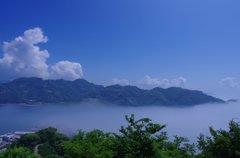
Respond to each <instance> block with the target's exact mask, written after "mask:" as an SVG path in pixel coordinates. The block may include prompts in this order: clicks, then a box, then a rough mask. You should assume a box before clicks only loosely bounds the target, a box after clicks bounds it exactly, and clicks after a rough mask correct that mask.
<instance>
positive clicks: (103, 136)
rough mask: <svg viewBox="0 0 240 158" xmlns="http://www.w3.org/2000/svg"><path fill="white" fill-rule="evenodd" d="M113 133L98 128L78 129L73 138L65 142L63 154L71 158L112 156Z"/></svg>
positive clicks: (105, 157) (109, 157)
mask: <svg viewBox="0 0 240 158" xmlns="http://www.w3.org/2000/svg"><path fill="white" fill-rule="evenodd" d="M113 140H114V135H112V134H111V133H104V132H102V131H100V130H93V131H91V132H88V133H86V132H83V131H79V133H78V134H77V135H76V136H74V137H73V139H72V140H71V141H69V142H67V143H66V144H65V153H66V154H65V156H66V157H71V158H75V157H76V158H77V157H81V158H111V157H113V150H112V149H111V148H112V145H113Z"/></svg>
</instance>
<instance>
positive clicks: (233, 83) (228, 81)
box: [220, 77, 240, 88]
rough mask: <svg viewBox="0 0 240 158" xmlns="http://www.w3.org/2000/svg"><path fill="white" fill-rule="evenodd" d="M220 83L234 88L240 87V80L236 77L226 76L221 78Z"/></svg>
mask: <svg viewBox="0 0 240 158" xmlns="http://www.w3.org/2000/svg"><path fill="white" fill-rule="evenodd" d="M220 84H221V85H223V86H227V87H232V88H240V82H239V81H238V80H237V79H236V78H235V77H225V78H223V79H221V81H220Z"/></svg>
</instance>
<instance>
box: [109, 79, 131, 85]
mask: <svg viewBox="0 0 240 158" xmlns="http://www.w3.org/2000/svg"><path fill="white" fill-rule="evenodd" d="M111 84H112V85H115V84H118V85H123V86H126V85H129V84H130V83H129V81H128V80H127V79H119V78H113V79H112V81H111Z"/></svg>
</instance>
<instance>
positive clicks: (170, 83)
mask: <svg viewBox="0 0 240 158" xmlns="http://www.w3.org/2000/svg"><path fill="white" fill-rule="evenodd" d="M186 82H187V79H186V78H184V77H178V78H174V79H167V78H163V79H160V78H153V77H150V76H149V75H146V76H145V77H144V78H143V79H142V80H141V81H140V82H139V84H140V85H141V86H142V87H145V88H154V87H162V88H168V87H184V86H185V84H186Z"/></svg>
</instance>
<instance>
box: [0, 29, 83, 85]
mask: <svg viewBox="0 0 240 158" xmlns="http://www.w3.org/2000/svg"><path fill="white" fill-rule="evenodd" d="M47 40H48V38H47V37H46V36H45V35H44V34H43V31H42V30H41V28H38V27H36V28H33V29H29V30H26V31H25V32H24V33H23V35H22V36H19V37H16V38H15V39H14V40H12V41H10V42H4V43H3V57H2V58H0V71H1V77H2V79H14V78H18V77H41V78H43V79H49V78H50V79H52V78H54V79H59V78H62V79H69V80H74V79H77V78H81V77H82V76H83V72H82V67H81V65H80V64H79V63H72V62H69V61H60V62H58V63H56V64H55V65H52V66H51V65H48V64H47V62H46V61H47V59H48V58H49V53H48V51H47V50H41V49H40V47H39V46H38V45H37V44H40V43H46V42H47Z"/></svg>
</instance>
